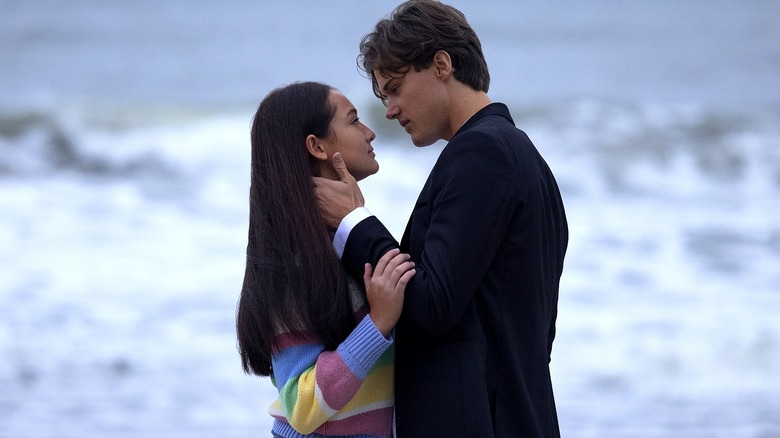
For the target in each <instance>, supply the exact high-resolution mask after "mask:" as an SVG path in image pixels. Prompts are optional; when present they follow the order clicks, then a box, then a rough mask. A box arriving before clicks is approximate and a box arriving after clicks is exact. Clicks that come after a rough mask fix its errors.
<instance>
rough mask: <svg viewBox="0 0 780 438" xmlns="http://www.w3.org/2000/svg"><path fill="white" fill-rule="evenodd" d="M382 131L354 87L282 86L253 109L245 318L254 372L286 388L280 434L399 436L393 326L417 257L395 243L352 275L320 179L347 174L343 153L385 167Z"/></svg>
mask: <svg viewBox="0 0 780 438" xmlns="http://www.w3.org/2000/svg"><path fill="white" fill-rule="evenodd" d="M374 137H375V135H374V133H373V132H372V131H371V130H370V129H368V128H367V127H366V126H365V125H363V123H362V122H361V121H360V119H359V118H358V116H357V111H356V110H355V107H354V106H353V105H352V104H351V103H350V101H349V100H348V99H347V98H346V97H344V96H343V95H342V94H341V93H339V92H338V91H337V90H335V89H333V88H331V87H329V86H327V85H324V84H320V83H315V82H303V83H294V84H291V85H288V86H286V87H282V88H279V89H276V90H274V91H272V92H271V93H270V94H269V95H268V96H267V97H266V98H265V99H264V100H263V101H262V102H261V104H260V107H259V108H258V110H257V113H256V114H255V117H254V121H253V124H252V131H251V138H252V180H251V187H250V211H249V243H248V245H247V261H246V272H245V276H244V283H243V287H242V290H241V298H240V301H239V306H238V312H237V317H236V328H237V334H238V345H239V350H240V353H241V361H242V365H243V367H244V371H245V372H247V373H254V374H257V375H260V376H271V381H272V383H273V384H274V386H276V388H277V389H278V391H279V398H278V399H277V400H276V401H275V402H274V403H273V404H272V405H271V407H270V408H269V413H270V414H271V415H272V416H273V417H274V418H275V421H274V426H273V431H272V432H273V434H274V436H278V437H300V436H332V435H338V436H352V435H358V436H376V437H389V436H392V417H393V399H394V396H393V351H394V349H393V338H392V329H393V327H394V326H395V323H396V322H397V321H398V318H399V316H400V313H401V308H402V307H403V294H404V289H405V287H406V284H407V283H408V281H409V279H410V278H411V277H412V276H413V275H414V272H415V271H414V269H413V263H412V262H411V261H409V256H408V255H406V254H401V253H400V252H399V251H398V250H394V251H391V252H388V253H387V254H386V255H385V256H384V257H383V258H382V259H381V260H380V261H379V262H378V263H377V264H376V266H375V267H372V266H371V265H370V264H366V265H365V267H364V269H365V272H364V275H363V279H362V281H360V279H354V278H352V277H350V276H349V275H348V274H347V273H346V272H345V271H344V269H343V267H342V265H341V263H340V262H339V260H338V257H337V256H336V253H335V250H334V249H333V246H332V238H333V235H332V231H331V230H329V229H328V228H327V227H326V225H325V223H324V221H323V220H322V218H321V217H320V215H319V210H318V208H317V203H316V198H315V196H314V188H313V187H314V186H313V182H312V177H313V176H321V177H326V178H332V179H338V175H337V174H336V172H335V170H334V168H333V165H332V163H331V160H332V159H333V156H334V154H337V153H338V154H340V155H341V157H342V158H343V161H344V164H345V165H346V167H347V169H348V170H349V172H350V173H351V174H352V175H353V176H354V177H355V179H357V180H360V179H362V178H365V177H367V176H369V175H372V174H374V173H376V172H377V170H379V165H378V164H377V162H376V159H375V157H374V152H373V147H372V146H371V141H372V140H373V139H374ZM361 283H362V284H361Z"/></svg>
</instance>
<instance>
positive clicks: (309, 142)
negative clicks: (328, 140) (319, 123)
mask: <svg viewBox="0 0 780 438" xmlns="http://www.w3.org/2000/svg"><path fill="white" fill-rule="evenodd" d="M306 149H308V150H309V154H311V156H313V157H314V158H316V159H318V160H320V161H327V160H328V153H327V152H325V149H324V148H323V147H322V141H321V140H320V139H319V138H317V136H316V135H314V134H309V135H308V136H307V137H306Z"/></svg>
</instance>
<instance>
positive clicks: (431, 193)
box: [342, 133, 517, 335]
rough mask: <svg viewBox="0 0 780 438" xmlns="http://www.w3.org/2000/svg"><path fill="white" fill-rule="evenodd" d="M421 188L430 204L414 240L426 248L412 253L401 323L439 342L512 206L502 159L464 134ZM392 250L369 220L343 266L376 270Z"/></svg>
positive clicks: (485, 139) (498, 151)
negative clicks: (371, 266)
mask: <svg viewBox="0 0 780 438" xmlns="http://www.w3.org/2000/svg"><path fill="white" fill-rule="evenodd" d="M426 184H427V185H428V187H427V190H426V192H427V193H428V196H427V197H426V198H425V199H420V201H419V202H418V205H417V206H416V207H415V212H414V214H415V215H422V216H425V217H426V219H424V220H425V221H426V225H427V228H426V229H425V235H424V236H422V237H420V236H412V239H413V240H417V239H420V238H422V239H423V244H422V251H421V253H420V254H419V255H418V254H416V253H415V251H411V252H412V255H413V260H414V262H415V265H416V266H415V268H416V270H417V273H416V274H415V276H414V277H413V278H412V280H411V281H410V283H409V284H408V286H407V288H406V294H405V299H404V310H403V314H402V317H403V318H404V319H405V320H409V321H411V322H413V323H415V324H416V325H418V326H419V327H420V328H422V329H423V330H424V331H426V332H428V333H430V334H431V335H441V334H443V333H445V332H447V331H448V330H450V329H451V328H452V327H454V326H455V324H457V322H458V321H459V320H460V319H461V317H462V316H463V313H464V312H465V310H466V307H467V306H468V304H469V302H470V301H471V299H472V298H473V296H474V293H475V291H476V290H477V287H478V286H479V284H480V281H481V280H482V279H483V277H484V276H485V273H486V272H487V271H488V269H489V267H490V264H491V263H492V262H493V260H494V258H495V255H496V253H497V251H498V249H499V247H500V245H501V241H502V239H503V237H504V234H505V231H506V229H507V227H508V224H509V222H510V219H511V217H512V214H513V211H514V209H515V208H516V207H517V203H516V202H515V199H516V198H515V197H516V194H515V192H514V190H515V184H514V181H513V175H512V172H511V170H510V165H509V163H508V159H507V156H506V154H505V151H504V150H503V149H502V148H501V146H500V145H498V144H497V143H496V140H495V139H493V138H491V137H489V136H487V135H485V134H481V133H464V134H463V135H462V136H459V137H458V141H457V142H456V141H453V142H450V144H449V145H448V146H447V147H446V148H445V149H444V151H443V152H442V155H441V157H440V158H439V162H438V163H437V164H436V167H435V168H434V170H433V171H432V173H431V176H430V177H429V181H428V182H427V183H426ZM421 203H422V204H424V205H421ZM415 220H416V219H415V217H413V218H412V221H415ZM412 227H414V224H412ZM413 232H414V230H413ZM397 246H398V244H397V243H396V242H395V240H394V239H393V238H392V236H391V235H390V233H389V232H388V231H387V230H386V228H385V227H384V226H382V224H381V223H380V222H379V220H378V219H376V218H368V219H366V220H364V221H362V222H360V223H359V224H358V225H357V226H355V227H354V228H353V230H352V232H351V233H350V235H349V238H348V239H347V243H346V246H345V250H344V256H343V258H342V261H346V263H347V265H348V266H351V269H353V270H357V269H359V268H360V267H361V266H362V263H363V262H364V261H366V260H368V261H370V262H371V263H373V264H376V262H377V261H378V260H379V258H380V257H381V256H382V254H384V253H385V252H386V251H387V250H389V249H391V248H393V247H397ZM412 249H414V248H412ZM403 250H404V251H408V250H409V249H408V248H403Z"/></svg>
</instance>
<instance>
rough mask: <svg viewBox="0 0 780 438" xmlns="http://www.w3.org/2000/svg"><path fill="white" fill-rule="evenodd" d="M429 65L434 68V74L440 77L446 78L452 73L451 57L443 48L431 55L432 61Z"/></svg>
mask: <svg viewBox="0 0 780 438" xmlns="http://www.w3.org/2000/svg"><path fill="white" fill-rule="evenodd" d="M431 65H432V67H433V68H434V69H435V71H436V75H437V76H438V77H440V78H442V79H446V78H447V77H449V75H451V74H452V58H450V54H449V53H447V52H446V51H444V50H439V51H438V52H436V54H435V55H433V63H432V64H431Z"/></svg>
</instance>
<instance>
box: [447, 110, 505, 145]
mask: <svg viewBox="0 0 780 438" xmlns="http://www.w3.org/2000/svg"><path fill="white" fill-rule="evenodd" d="M487 116H500V117H504V118H506V119H507V120H509V122H510V123H511V124H512V125H514V124H515V121H514V120H513V119H512V115H511V114H509V108H507V106H506V105H504V104H503V103H500V102H493V103H491V104H489V105H487V106H486V107H484V108H482V109H481V110H479V111H477V112H476V113H474V115H473V116H471V117H470V118H469V119H468V120H466V123H464V124H463V126H461V127H460V129H458V132H456V133H455V135H453V136H452V137H453V138H455V137H457V136H458V134H460V133H461V132H463V131H465V130H467V129H469V128H470V127H471V126H473V125H474V124H475V123H477V121H479V120H480V119H483V118H485V117H487Z"/></svg>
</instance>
